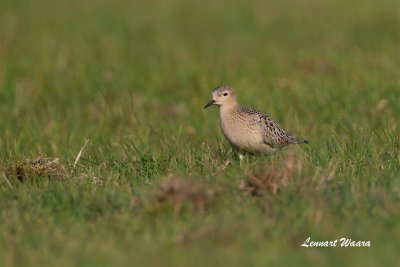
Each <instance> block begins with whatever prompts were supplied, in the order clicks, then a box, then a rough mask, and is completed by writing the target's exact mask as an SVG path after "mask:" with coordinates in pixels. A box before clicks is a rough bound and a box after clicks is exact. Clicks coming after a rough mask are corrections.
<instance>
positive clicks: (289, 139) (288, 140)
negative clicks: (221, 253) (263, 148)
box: [240, 107, 308, 148]
mask: <svg viewBox="0 0 400 267" xmlns="http://www.w3.org/2000/svg"><path fill="white" fill-rule="evenodd" d="M240 108H241V110H242V111H244V112H246V113H248V114H251V115H253V116H255V118H257V119H258V124H259V125H260V127H261V131H262V134H263V140H264V143H265V144H267V145H269V146H271V147H273V148H280V147H283V146H286V145H289V144H300V143H308V142H307V141H306V140H303V139H302V138H300V137H297V136H293V135H290V134H288V133H286V132H285V131H284V130H283V129H282V128H280V127H279V125H278V124H277V123H276V122H274V121H273V120H272V119H271V118H270V117H268V116H267V115H265V114H263V113H261V112H258V111H256V110H254V109H251V108H248V107H240Z"/></svg>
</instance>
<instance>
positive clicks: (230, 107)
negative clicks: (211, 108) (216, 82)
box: [219, 102, 238, 117]
mask: <svg viewBox="0 0 400 267" xmlns="http://www.w3.org/2000/svg"><path fill="white" fill-rule="evenodd" d="M237 107H238V104H237V103H236V102H232V103H227V104H224V105H222V106H220V107H219V114H220V116H221V117H223V116H224V115H226V114H232V112H233V111H234V110H235V109H236V108H237Z"/></svg>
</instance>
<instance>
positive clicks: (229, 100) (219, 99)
mask: <svg viewBox="0 0 400 267" xmlns="http://www.w3.org/2000/svg"><path fill="white" fill-rule="evenodd" d="M212 105H217V106H225V105H226V106H230V105H236V95H235V92H234V91H233V90H232V89H231V88H230V87H229V86H227V85H222V86H218V87H216V88H214V90H213V91H212V99H211V100H210V102H208V103H207V104H206V105H205V106H204V108H205V109H206V108H208V107H209V106H212Z"/></svg>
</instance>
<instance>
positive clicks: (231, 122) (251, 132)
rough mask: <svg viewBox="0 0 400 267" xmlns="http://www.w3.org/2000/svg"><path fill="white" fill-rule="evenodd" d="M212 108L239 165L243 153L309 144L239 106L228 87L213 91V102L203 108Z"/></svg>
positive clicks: (263, 152)
mask: <svg viewBox="0 0 400 267" xmlns="http://www.w3.org/2000/svg"><path fill="white" fill-rule="evenodd" d="M212 105H217V106H219V117H220V126H221V130H222V133H223V135H224V136H225V138H226V139H227V140H228V142H229V143H230V144H231V145H232V146H233V148H234V149H235V150H237V151H238V152H239V159H240V162H242V160H243V159H244V158H245V154H255V155H270V154H274V153H276V152H277V151H279V150H280V149H281V148H283V147H285V146H287V145H290V144H308V143H309V142H308V141H307V140H305V139H303V138H301V137H299V136H295V135H292V134H289V133H288V132H286V131H285V130H283V129H282V128H281V127H280V126H279V125H278V124H277V123H276V122H274V121H273V120H272V119H271V118H270V117H269V116H267V115H265V114H263V113H261V112H258V111H257V110H254V109H252V108H248V107H244V106H240V105H239V104H238V102H237V100H236V94H235V92H234V90H233V89H232V88H230V87H229V86H227V85H221V86H218V87H216V88H214V89H213V91H212V99H211V100H210V101H209V102H208V103H207V104H206V105H205V106H204V109H206V108H208V107H210V106H212Z"/></svg>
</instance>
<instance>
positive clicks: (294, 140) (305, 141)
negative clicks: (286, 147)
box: [290, 135, 309, 144]
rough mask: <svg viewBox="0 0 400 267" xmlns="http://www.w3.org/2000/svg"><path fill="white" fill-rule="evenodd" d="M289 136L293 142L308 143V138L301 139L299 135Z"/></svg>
mask: <svg viewBox="0 0 400 267" xmlns="http://www.w3.org/2000/svg"><path fill="white" fill-rule="evenodd" d="M290 137H291V139H292V142H293V144H308V143H309V142H308V140H306V139H303V138H301V137H299V136H293V135H292V136H290Z"/></svg>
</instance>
